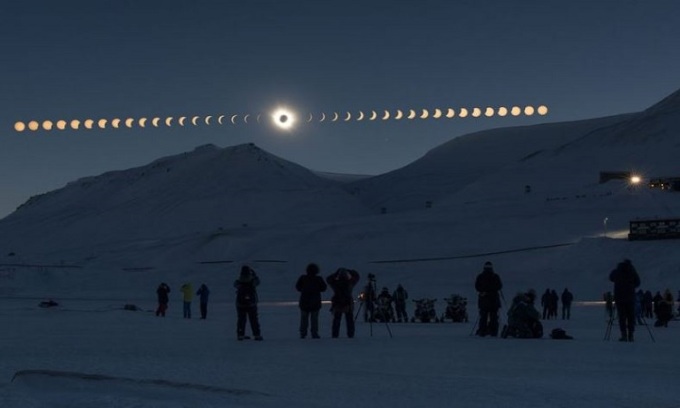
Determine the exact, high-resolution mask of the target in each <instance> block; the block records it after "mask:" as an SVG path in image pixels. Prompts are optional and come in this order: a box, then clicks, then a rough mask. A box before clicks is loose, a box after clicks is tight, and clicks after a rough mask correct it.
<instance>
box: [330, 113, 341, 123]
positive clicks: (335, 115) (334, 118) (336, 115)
mask: <svg viewBox="0 0 680 408" xmlns="http://www.w3.org/2000/svg"><path fill="white" fill-rule="evenodd" d="M339 117H340V115H338V112H333V119H331V122H335V121H336V120H338V118H339Z"/></svg>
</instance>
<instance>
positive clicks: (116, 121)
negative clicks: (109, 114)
mask: <svg viewBox="0 0 680 408" xmlns="http://www.w3.org/2000/svg"><path fill="white" fill-rule="evenodd" d="M111 126H113V128H114V129H118V126H120V119H118V118H115V119H113V120H112V121H111Z"/></svg>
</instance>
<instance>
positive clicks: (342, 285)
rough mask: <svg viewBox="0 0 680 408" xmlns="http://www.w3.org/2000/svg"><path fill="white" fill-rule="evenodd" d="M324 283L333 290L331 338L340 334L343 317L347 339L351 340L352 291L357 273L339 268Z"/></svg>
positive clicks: (352, 321)
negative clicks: (343, 318)
mask: <svg viewBox="0 0 680 408" xmlns="http://www.w3.org/2000/svg"><path fill="white" fill-rule="evenodd" d="M326 282H328V285H329V286H330V287H331V289H333V297H332V298H331V312H332V313H333V327H332V333H331V336H332V337H333V338H337V337H338V335H339V334H340V321H341V320H342V317H343V316H345V323H346V325H347V337H348V338H350V339H351V338H352V337H354V317H353V315H352V311H353V310H354V298H353V297H352V289H353V288H354V286H355V285H356V284H357V282H359V273H358V272H357V271H354V270H351V269H346V268H339V269H338V270H337V271H335V272H334V273H332V274H330V275H329V276H328V277H327V278H326Z"/></svg>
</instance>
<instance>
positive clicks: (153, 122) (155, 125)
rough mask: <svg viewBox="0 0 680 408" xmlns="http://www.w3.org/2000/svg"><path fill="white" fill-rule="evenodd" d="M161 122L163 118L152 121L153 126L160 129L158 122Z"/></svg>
mask: <svg viewBox="0 0 680 408" xmlns="http://www.w3.org/2000/svg"><path fill="white" fill-rule="evenodd" d="M160 120H161V118H159V117H155V118H153V119H151V124H152V125H153V127H158V121H160Z"/></svg>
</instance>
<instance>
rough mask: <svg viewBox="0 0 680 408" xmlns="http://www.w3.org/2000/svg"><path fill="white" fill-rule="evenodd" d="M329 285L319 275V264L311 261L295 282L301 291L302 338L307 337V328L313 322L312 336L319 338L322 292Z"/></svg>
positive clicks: (296, 287)
mask: <svg viewBox="0 0 680 408" xmlns="http://www.w3.org/2000/svg"><path fill="white" fill-rule="evenodd" d="M327 288H328V285H327V284H326V282H325V281H324V280H323V278H322V277H321V276H319V265H317V264H315V263H310V264H309V265H307V268H306V270H305V274H304V275H302V276H300V277H299V278H298V280H297V282H296V283H295V289H296V290H297V291H298V292H300V301H299V303H298V306H299V307H300V338H301V339H304V338H305V337H307V329H308V328H309V326H310V323H311V332H312V338H313V339H318V338H319V310H321V292H325V291H326V289H327Z"/></svg>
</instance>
